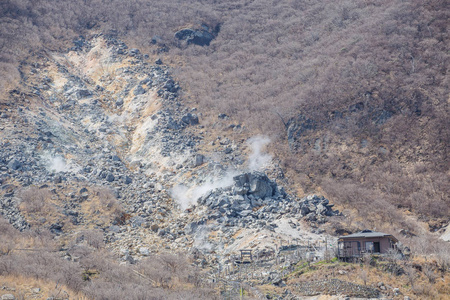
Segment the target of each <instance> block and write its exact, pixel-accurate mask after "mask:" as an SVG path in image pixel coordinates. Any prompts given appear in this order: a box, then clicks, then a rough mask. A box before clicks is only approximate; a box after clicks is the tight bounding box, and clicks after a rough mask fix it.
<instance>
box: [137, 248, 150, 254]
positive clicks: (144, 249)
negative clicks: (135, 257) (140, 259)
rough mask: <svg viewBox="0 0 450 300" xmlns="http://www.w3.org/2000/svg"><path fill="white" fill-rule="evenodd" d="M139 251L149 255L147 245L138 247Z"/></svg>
mask: <svg viewBox="0 0 450 300" xmlns="http://www.w3.org/2000/svg"><path fill="white" fill-rule="evenodd" d="M139 253H140V254H142V255H144V256H149V255H150V250H148V248H147V247H140V248H139Z"/></svg>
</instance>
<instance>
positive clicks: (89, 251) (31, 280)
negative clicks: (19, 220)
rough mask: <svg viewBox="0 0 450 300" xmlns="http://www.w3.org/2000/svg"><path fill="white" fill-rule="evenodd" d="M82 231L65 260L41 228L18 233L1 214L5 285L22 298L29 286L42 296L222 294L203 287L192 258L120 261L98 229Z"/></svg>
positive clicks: (0, 276)
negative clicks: (127, 263) (107, 248)
mask: <svg viewBox="0 0 450 300" xmlns="http://www.w3.org/2000/svg"><path fill="white" fill-rule="evenodd" d="M48 235H49V234H48ZM81 235H82V236H83V238H80V236H81ZM81 235H78V238H77V239H75V240H73V241H72V243H71V245H70V247H69V248H67V249H66V252H67V254H68V257H69V259H62V257H60V256H61V254H60V253H61V252H60V251H58V250H56V249H57V242H56V241H55V240H54V239H52V238H48V239H45V236H46V234H44V233H43V232H41V231H40V232H32V231H25V232H19V231H18V230H16V229H14V228H13V227H12V226H11V225H10V224H8V222H7V221H6V220H5V219H3V218H0V240H1V241H2V242H1V245H0V246H1V248H0V251H1V252H0V283H2V286H6V287H8V288H16V290H15V291H13V292H11V293H12V294H15V295H16V296H17V297H26V294H27V293H29V290H30V288H35V287H38V288H41V290H42V291H41V292H40V296H41V297H43V295H45V294H47V295H53V296H54V297H56V296H60V297H63V296H64V295H69V296H71V297H75V298H83V297H85V298H87V299H216V297H217V295H216V293H215V291H214V290H210V289H208V288H205V287H203V281H202V280H201V279H200V278H201V274H200V271H199V270H198V269H197V268H195V267H193V266H192V265H190V264H189V259H188V258H187V257H184V256H181V255H162V256H155V257H151V258H149V259H147V260H144V261H142V262H139V263H137V264H136V265H118V264H117V262H116V258H115V257H113V256H112V255H111V253H110V252H109V251H107V250H104V249H102V240H100V238H99V234H98V232H95V231H84V232H82V233H81ZM58 249H59V248H58ZM68 257H66V258H68ZM70 257H71V258H72V259H70ZM75 258H76V259H75ZM30 284H32V286H30ZM20 299H22V298H20Z"/></svg>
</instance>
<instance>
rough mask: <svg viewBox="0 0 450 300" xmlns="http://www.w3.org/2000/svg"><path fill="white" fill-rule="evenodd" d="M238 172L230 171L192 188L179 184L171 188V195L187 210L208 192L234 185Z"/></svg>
mask: <svg viewBox="0 0 450 300" xmlns="http://www.w3.org/2000/svg"><path fill="white" fill-rule="evenodd" d="M237 174H238V172H228V173H226V174H225V175H224V176H223V177H221V178H211V179H209V180H208V181H206V182H205V183H203V184H201V185H197V186H193V187H191V188H189V187H187V186H185V185H182V184H179V185H176V186H174V187H173V188H172V189H171V190H170V195H171V196H172V198H174V199H175V200H176V201H177V203H178V205H179V206H180V208H181V209H182V210H185V209H186V208H188V207H189V206H192V205H194V204H196V203H197V199H198V198H200V197H201V196H203V195H204V194H206V193H207V192H209V191H211V190H214V189H218V188H223V187H227V186H230V185H232V184H233V177H234V176H236V175H237Z"/></svg>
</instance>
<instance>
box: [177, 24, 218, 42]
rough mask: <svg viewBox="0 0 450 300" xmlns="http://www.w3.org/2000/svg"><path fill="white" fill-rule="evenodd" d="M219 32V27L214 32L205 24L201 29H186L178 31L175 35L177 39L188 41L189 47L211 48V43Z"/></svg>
mask: <svg viewBox="0 0 450 300" xmlns="http://www.w3.org/2000/svg"><path fill="white" fill-rule="evenodd" d="M218 30H219V29H218V27H216V29H214V30H212V29H210V28H209V27H208V26H207V25H205V24H203V25H202V27H201V29H192V28H185V29H181V30H179V31H177V32H176V33H175V39H177V40H180V41H186V42H187V44H188V45H189V44H194V45H199V46H209V44H210V43H211V41H212V40H213V39H214V38H215V37H216V35H217V33H218Z"/></svg>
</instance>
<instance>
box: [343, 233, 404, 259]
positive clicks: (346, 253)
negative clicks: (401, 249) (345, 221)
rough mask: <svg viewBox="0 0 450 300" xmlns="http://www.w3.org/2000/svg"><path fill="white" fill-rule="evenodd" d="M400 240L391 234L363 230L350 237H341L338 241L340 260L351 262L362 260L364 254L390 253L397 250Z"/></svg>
mask: <svg viewBox="0 0 450 300" xmlns="http://www.w3.org/2000/svg"><path fill="white" fill-rule="evenodd" d="M397 242H398V240H397V239H396V238H395V237H394V236H393V235H391V234H387V233H382V232H376V231H372V230H363V231H361V232H357V233H353V234H350V235H345V236H340V237H339V239H338V258H339V259H341V260H349V259H353V258H360V257H362V256H363V255H364V254H366V253H369V254H379V255H383V254H386V253H389V251H390V250H392V249H397V246H396V244H397Z"/></svg>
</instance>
